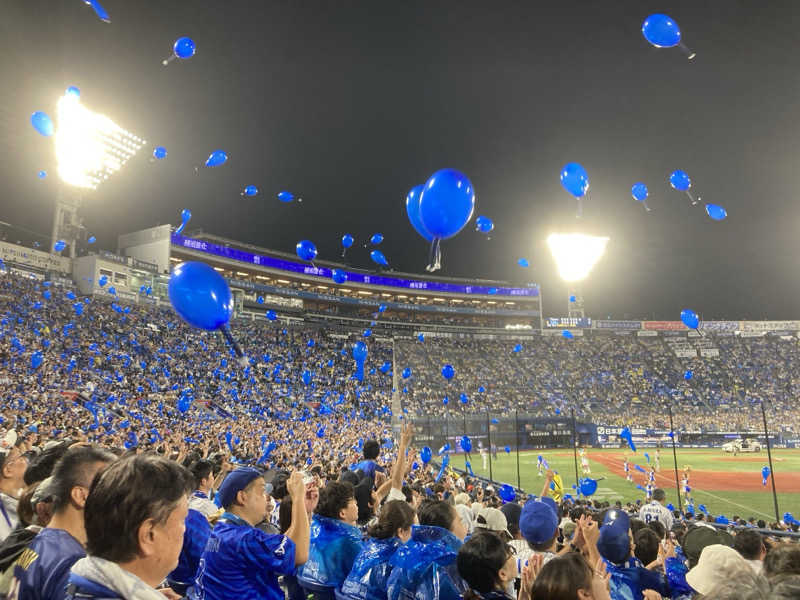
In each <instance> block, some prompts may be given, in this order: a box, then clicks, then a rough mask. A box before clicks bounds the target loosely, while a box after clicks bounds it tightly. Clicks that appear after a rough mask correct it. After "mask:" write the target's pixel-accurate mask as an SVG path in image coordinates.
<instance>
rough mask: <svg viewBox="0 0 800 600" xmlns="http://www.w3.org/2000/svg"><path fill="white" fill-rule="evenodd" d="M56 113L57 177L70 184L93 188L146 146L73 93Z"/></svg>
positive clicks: (59, 105)
mask: <svg viewBox="0 0 800 600" xmlns="http://www.w3.org/2000/svg"><path fill="white" fill-rule="evenodd" d="M57 114H58V124H57V127H56V136H55V143H56V159H57V160H58V175H59V177H61V179H62V181H64V182H65V183H68V184H70V185H74V186H77V187H83V188H91V189H95V188H96V187H97V186H98V185H99V184H100V183H101V182H103V181H105V180H106V179H108V178H109V176H111V175H112V174H114V173H115V172H116V171H118V170H119V169H120V168H121V167H122V166H123V165H124V164H125V163H126V162H128V159H130V158H131V157H132V156H133V155H134V154H136V152H137V151H138V150H139V148H141V147H142V145H144V143H145V141H144V140H143V139H140V138H138V137H136V136H135V135H133V134H132V133H130V132H128V131H125V130H124V129H122V128H121V127H120V126H119V125H117V124H116V123H114V122H113V121H112V120H111V119H109V118H108V117H106V116H103V115H100V114H97V113H94V112H92V111H90V110H89V109H87V108H86V107H85V106H83V105H82V104H81V101H80V98H79V97H78V96H75V95H74V94H65V95H64V96H62V97H61V98H60V99H59V101H58V113H57Z"/></svg>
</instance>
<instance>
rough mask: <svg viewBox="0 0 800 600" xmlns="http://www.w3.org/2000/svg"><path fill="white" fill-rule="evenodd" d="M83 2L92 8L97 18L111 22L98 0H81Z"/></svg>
mask: <svg viewBox="0 0 800 600" xmlns="http://www.w3.org/2000/svg"><path fill="white" fill-rule="evenodd" d="M83 1H84V3H85V4H88V5H89V6H91V7H92V10H94V14H96V15H97V18H98V19H100V20H101V21H103V22H105V23H111V17H110V16H109V14H108V12H107V11H106V9H105V8H103V6H102V5H101V4H100V2H99V1H98V0H83Z"/></svg>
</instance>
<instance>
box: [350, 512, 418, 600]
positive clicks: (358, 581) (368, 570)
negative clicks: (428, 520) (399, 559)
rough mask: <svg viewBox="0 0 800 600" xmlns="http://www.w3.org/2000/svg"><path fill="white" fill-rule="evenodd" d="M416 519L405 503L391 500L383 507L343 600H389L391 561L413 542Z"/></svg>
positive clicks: (352, 571)
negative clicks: (401, 548)
mask: <svg viewBox="0 0 800 600" xmlns="http://www.w3.org/2000/svg"><path fill="white" fill-rule="evenodd" d="M416 519H417V515H416V513H415V512H414V509H413V508H411V505H410V504H409V503H408V502H405V501H404V500H391V501H389V502H387V503H386V504H384V505H383V507H382V508H381V514H380V517H379V518H378V522H377V523H375V525H373V526H372V527H370V528H369V529H368V530H367V534H368V535H369V538H368V539H367V541H366V542H364V546H363V547H362V549H361V552H360V553H359V555H358V556H357V557H356V560H355V562H354V563H353V568H352V570H351V571H350V575H349V576H348V577H347V579H345V581H344V583H343V584H342V589H341V592H340V594H339V596H340V597H342V598H348V600H386V590H387V582H388V581H389V574H390V573H391V572H392V565H391V564H389V559H390V558H391V557H392V556H393V555H394V553H395V552H396V551H397V549H398V548H399V547H400V546H402V545H403V544H405V543H406V542H407V541H408V540H409V539H411V526H412V525H413V524H414V522H415V521H416Z"/></svg>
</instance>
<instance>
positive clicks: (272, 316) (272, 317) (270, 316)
mask: <svg viewBox="0 0 800 600" xmlns="http://www.w3.org/2000/svg"><path fill="white" fill-rule="evenodd" d="M265 316H266V317H267V319H269V320H270V321H274V320H275V319H277V318H278V315H276V314H275V311H274V310H268V311H267V314H266V315H265Z"/></svg>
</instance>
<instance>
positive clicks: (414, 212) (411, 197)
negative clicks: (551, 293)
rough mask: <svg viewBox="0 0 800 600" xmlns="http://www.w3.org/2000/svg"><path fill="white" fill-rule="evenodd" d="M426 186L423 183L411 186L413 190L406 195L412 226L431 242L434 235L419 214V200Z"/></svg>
mask: <svg viewBox="0 0 800 600" xmlns="http://www.w3.org/2000/svg"><path fill="white" fill-rule="evenodd" d="M424 187H425V186H424V185H423V184H420V185H415V186H414V187H413V188H411V191H409V192H408V195H406V214H407V215H408V221H409V223H411V226H412V227H413V228H414V229H415V230H416V232H417V233H418V234H420V235H421V236H422V237H423V238H425V239H426V240H428V241H429V242H430V241H431V240H433V236H432V235H431V234H430V232H428V230H427V229H425V226H424V225H423V224H422V219H421V218H420V215H419V200H420V197H421V196H422V188H424Z"/></svg>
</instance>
